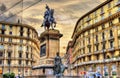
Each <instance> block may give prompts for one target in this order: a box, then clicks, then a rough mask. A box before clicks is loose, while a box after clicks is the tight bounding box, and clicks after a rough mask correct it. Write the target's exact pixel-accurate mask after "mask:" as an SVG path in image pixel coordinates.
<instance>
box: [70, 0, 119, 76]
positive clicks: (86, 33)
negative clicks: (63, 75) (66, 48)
mask: <svg viewBox="0 0 120 78" xmlns="http://www.w3.org/2000/svg"><path fill="white" fill-rule="evenodd" d="M72 38H73V44H72V47H73V52H72V57H73V59H72V64H73V66H72V69H71V70H72V71H73V72H75V74H74V75H82V74H85V73H86V72H88V71H92V72H100V73H101V74H102V75H103V76H112V75H116V76H120V73H119V72H120V0H106V1H105V2H104V3H102V4H100V5H98V6H97V7H95V8H94V9H93V10H91V11H89V12H88V13H86V14H85V15H83V16H82V17H81V18H80V19H79V20H78V21H77V23H76V26H75V29H74V32H73V35H72Z"/></svg>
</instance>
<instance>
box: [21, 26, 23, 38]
mask: <svg viewBox="0 0 120 78" xmlns="http://www.w3.org/2000/svg"><path fill="white" fill-rule="evenodd" d="M20 36H23V27H20Z"/></svg>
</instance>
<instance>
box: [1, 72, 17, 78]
mask: <svg viewBox="0 0 120 78" xmlns="http://www.w3.org/2000/svg"><path fill="white" fill-rule="evenodd" d="M9 77H10V78H15V74H14V73H5V74H3V78H9Z"/></svg>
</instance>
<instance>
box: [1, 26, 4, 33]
mask: <svg viewBox="0 0 120 78" xmlns="http://www.w3.org/2000/svg"><path fill="white" fill-rule="evenodd" d="M1 34H5V25H4V24H2V30H1Z"/></svg>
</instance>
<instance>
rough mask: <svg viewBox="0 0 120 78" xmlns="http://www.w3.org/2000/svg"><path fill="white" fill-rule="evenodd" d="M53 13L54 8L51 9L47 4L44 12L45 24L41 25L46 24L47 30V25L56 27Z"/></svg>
mask: <svg viewBox="0 0 120 78" xmlns="http://www.w3.org/2000/svg"><path fill="white" fill-rule="evenodd" d="M53 14H54V9H50V8H49V7H48V6H47V5H46V11H45V13H44V20H43V24H42V25H41V27H42V26H44V28H45V30H46V27H47V28H48V29H49V27H50V26H51V27H52V29H54V28H53V24H54V27H55V26H56V21H55V19H54V17H53Z"/></svg>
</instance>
